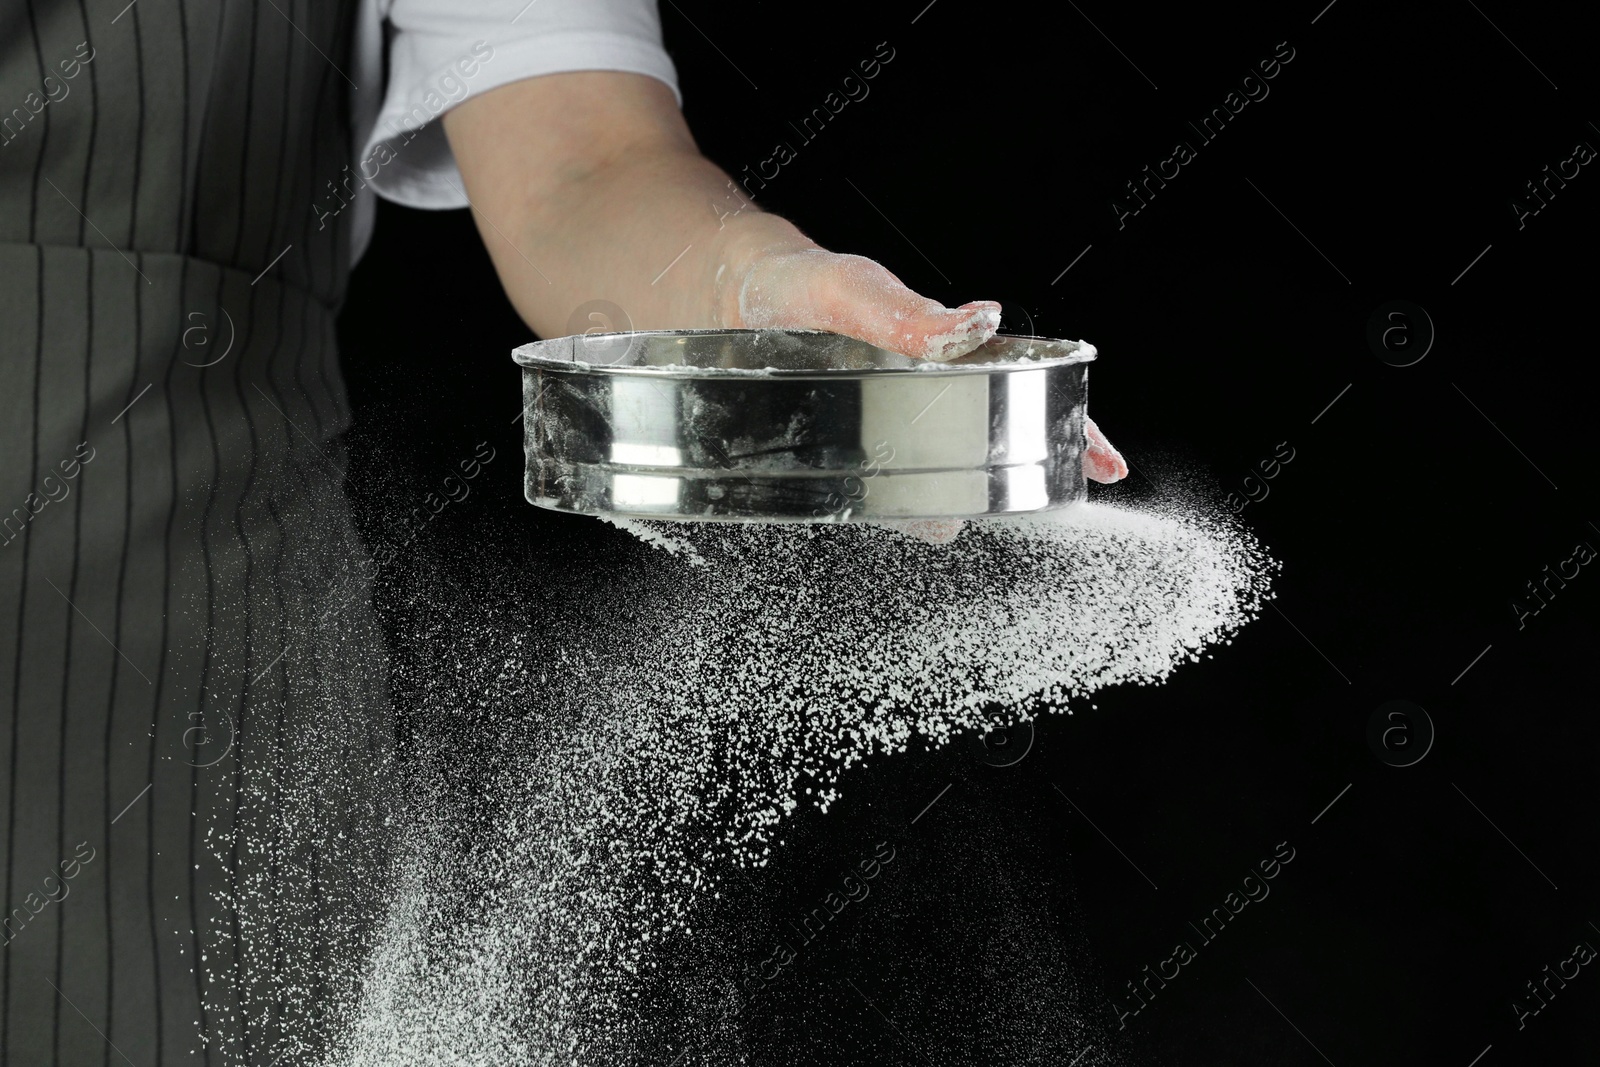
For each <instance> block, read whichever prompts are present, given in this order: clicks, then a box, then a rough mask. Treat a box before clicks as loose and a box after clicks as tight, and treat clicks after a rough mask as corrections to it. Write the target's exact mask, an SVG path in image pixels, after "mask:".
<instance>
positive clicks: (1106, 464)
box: [1083, 419, 1128, 483]
mask: <svg viewBox="0 0 1600 1067" xmlns="http://www.w3.org/2000/svg"><path fill="white" fill-rule="evenodd" d="M1083 428H1084V430H1085V431H1086V433H1087V435H1088V438H1089V445H1088V447H1087V448H1085V449H1084V452H1083V473H1084V474H1086V475H1088V476H1089V477H1090V478H1092V479H1093V480H1095V481H1097V482H1103V483H1109V482H1118V481H1121V480H1122V479H1124V478H1126V477H1127V476H1128V461H1127V460H1125V459H1123V458H1122V453H1121V452H1118V451H1117V450H1116V449H1115V448H1114V447H1112V444H1111V442H1110V441H1108V440H1106V435H1105V434H1103V433H1101V432H1100V427H1098V426H1096V425H1095V424H1094V420H1093V419H1085V420H1084V425H1083Z"/></svg>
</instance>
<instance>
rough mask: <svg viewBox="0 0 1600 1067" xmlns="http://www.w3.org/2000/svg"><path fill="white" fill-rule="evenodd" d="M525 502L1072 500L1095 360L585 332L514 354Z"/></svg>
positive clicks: (857, 507)
mask: <svg viewBox="0 0 1600 1067" xmlns="http://www.w3.org/2000/svg"><path fill="white" fill-rule="evenodd" d="M513 358H514V359H515V360H516V362H517V363H518V364H519V365H520V366H521V367H522V395H523V413H524V415H525V418H524V419H523V426H524V437H523V442H524V452H525V454H526V459H527V465H526V472H525V490H526V495H527V498H528V500H529V501H530V502H531V503H533V504H537V505H538V506H540V507H544V508H552V509H554V510H556V511H566V512H573V513H576V514H582V515H599V514H611V515H619V516H627V517H632V518H646V519H688V520H720V521H760V522H859V521H870V520H874V519H913V518H977V517H981V516H985V515H1004V514H1015V513H1018V512H1031V511H1045V510H1049V509H1052V508H1060V507H1065V506H1067V505H1068V504H1071V503H1073V502H1074V501H1078V500H1082V499H1083V497H1084V495H1085V491H1086V490H1085V482H1084V473H1083V450H1084V443H1085V440H1084V416H1085V410H1086V399H1087V390H1086V385H1087V378H1088V369H1089V367H1088V365H1089V362H1090V361H1091V360H1093V359H1094V358H1095V349H1094V346H1093V345H1090V344H1086V343H1084V342H1082V341H1064V340H1052V339H1049V338H1041V337H1015V336H1006V335H1001V336H997V337H995V338H993V339H991V340H990V341H988V342H987V343H986V344H984V345H983V346H981V347H980V348H978V349H977V350H976V351H974V352H972V353H970V354H968V355H966V356H963V357H961V358H959V359H955V360H951V361H950V362H947V363H930V362H927V361H925V360H916V359H911V358H909V357H907V356H902V355H899V354H898V353H894V352H890V351H887V350H885V349H882V348H878V347H875V346H874V345H871V344H868V343H866V342H865V341H858V340H856V339H854V338H850V337H844V336H841V335H838V334H832V333H821V332H811V331H793V330H689V331H681V332H670V331H659V332H634V333H601V334H585V335H579V336H574V337H557V338H552V339H550V340H546V341H537V342H534V343H533V344H528V345H524V346H522V347H521V348H519V349H517V350H516V352H515V353H514V354H513Z"/></svg>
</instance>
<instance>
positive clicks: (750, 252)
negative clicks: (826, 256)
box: [712, 209, 822, 330]
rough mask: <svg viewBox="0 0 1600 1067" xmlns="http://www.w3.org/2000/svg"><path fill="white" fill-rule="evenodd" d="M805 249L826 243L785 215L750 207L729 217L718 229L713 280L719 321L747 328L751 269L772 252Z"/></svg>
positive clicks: (817, 248)
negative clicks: (747, 296) (746, 302)
mask: <svg viewBox="0 0 1600 1067" xmlns="http://www.w3.org/2000/svg"><path fill="white" fill-rule="evenodd" d="M803 251H822V246H821V245H818V244H817V243H816V242H815V241H813V240H811V238H809V237H807V236H806V235H805V234H803V233H801V232H800V229H799V228H798V227H797V226H795V225H794V223H792V222H790V221H789V220H788V219H785V218H782V217H781V216H778V215H769V214H767V213H766V212H764V211H759V210H757V211H751V210H748V209H746V210H744V211H741V212H740V213H739V214H738V215H734V216H731V217H729V218H727V219H725V220H724V221H723V225H722V228H721V229H720V230H718V231H717V241H716V248H715V258H716V262H717V266H716V268H715V271H716V274H715V279H714V281H713V284H712V307H713V314H714V316H715V320H716V323H717V325H718V326H719V327H721V328H722V329H731V330H736V329H745V328H746V323H745V321H744V311H743V303H744V301H743V299H742V298H743V297H744V295H745V291H746V287H747V285H748V284H749V282H750V278H751V273H752V272H753V271H754V270H755V269H756V268H757V267H758V265H759V264H760V263H761V262H762V261H763V260H765V259H767V258H768V257H770V256H773V255H779V254H783V253H788V252H803Z"/></svg>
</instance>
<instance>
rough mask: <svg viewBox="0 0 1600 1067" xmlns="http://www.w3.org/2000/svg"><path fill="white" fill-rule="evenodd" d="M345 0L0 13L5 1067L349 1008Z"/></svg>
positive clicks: (289, 1046)
mask: <svg viewBox="0 0 1600 1067" xmlns="http://www.w3.org/2000/svg"><path fill="white" fill-rule="evenodd" d="M354 6H355V5H354V3H353V2H352V0H343V2H333V3H329V2H316V0H268V2H262V0H226V2H217V0H209V2H205V3H202V2H200V0H164V2H162V3H151V2H143V3H135V4H133V5H131V6H125V0H105V2H101V0H26V2H23V3H14V4H8V5H4V6H3V7H0V460H3V462H0V594H3V596H0V627H3V628H4V632H0V701H3V702H4V711H3V717H0V771H3V772H4V773H5V775H6V780H5V783H4V786H3V787H0V835H3V842H4V844H3V849H0V861H3V863H4V866H3V868H0V879H3V880H0V896H3V904H4V907H5V912H4V915H0V920H3V921H4V924H5V925H4V926H3V928H0V1067H6V1065H11V1064H15V1065H17V1067H23V1065H26V1067H34V1065H41V1064H64V1065H66V1064H70V1065H78V1064H112V1063H122V1062H125V1061H127V1062H132V1063H134V1064H137V1065H139V1067H146V1065H151V1067H155V1065H164V1064H179V1063H181V1064H207V1065H213V1064H215V1065H222V1064H229V1065H231V1064H268V1063H271V1064H279V1065H289V1064H294V1063H302V1062H314V1061H315V1059H316V1056H317V1053H318V1050H319V1049H320V1048H321V1047H322V1046H323V1044H324V1042H325V1040H326V1036H327V1035H326V1034H325V1031H326V1030H327V1028H328V1027H329V1026H330V1025H331V1024H332V1021H333V1020H334V1019H335V1018H336V1016H337V1012H338V1008H339V1005H340V1004H341V1003H344V1002H346V1001H348V1000H349V999H351V998H352V997H353V996H354V995H355V991H356V989H357V988H358V985H359V977H360V963H361V959H362V947H363V944H364V935H365V931H366V930H367V929H368V928H369V924H370V922H371V921H372V918H373V916H374V914H375V913H376V911H375V909H376V907H377V902H378V901H379V900H380V898H381V893H382V883H383V877H382V872H383V869H384V861H385V858H386V857H385V854H384V847H383V846H384V840H383V829H382V827H383V824H384V821H385V820H384V813H385V811H386V810H388V809H387V808H386V805H385V802H384V797H383V793H382V788H381V787H382V785H383V783H384V782H385V781H387V780H390V779H392V775H390V774H389V773H388V771H387V769H386V768H387V760H388V759H389V754H390V746H389V740H388V738H389V732H388V720H387V703H386V693H385V689H384V671H383V649H382V642H381V637H380V634H379V632H378V629H377V627H376V625H375V623H374V621H373V619H372V617H371V613H370V608H369V606H368V604H367V599H366V595H365V592H366V590H365V585H364V583H363V582H362V580H361V578H360V577H359V575H360V570H361V566H360V565H361V562H362V560H363V559H364V552H365V550H364V548H363V546H362V545H361V543H360V540H359V538H358V537H357V535H356V534H355V532H354V530H353V528H352V526H351V524H350V520H349V515H348V509H347V506H346V503H345V498H344V490H343V487H342V480H343V453H342V451H341V448H340V444H339V434H340V433H341V432H342V431H343V430H344V429H345V428H346V427H347V426H348V423H349V412H348V407H347V404H346V400H345V396H344V390H343V384H342V382H341V380H340V377H339V372H338V367H337V363H336V353H335V349H334V343H333V337H334V322H333V315H334V310H335V309H336V308H337V306H338V304H339V301H340V299H341V298H342V294H343V287H344V281H345V276H346V274H347V271H348V267H349V263H348V248H349V243H350V235H349V233H348V232H346V230H345V228H344V227H345V225H347V224H348V220H349V219H350V218H353V215H354V213H341V216H340V217H339V218H336V219H334V220H333V223H332V224H331V225H327V226H326V227H325V228H319V223H318V221H317V218H316V214H315V212H314V211H313V210H312V209H311V204H312V201H313V200H314V198H315V197H316V196H317V195H318V192H319V191H324V190H325V185H326V183H327V182H328V181H330V180H335V179H337V178H338V177H340V175H341V170H342V168H343V167H344V165H345V163H346V161H347V158H348V145H349V137H350V130H349V125H348V118H347V107H346V103H347V96H348V93H349V91H350V87H349V85H348V84H347V83H346V82H345V80H344V77H343V75H342V74H340V73H338V71H337V70H336V69H335V67H334V64H335V63H339V65H340V66H348V64H345V63H343V62H342V61H341V60H342V57H343V56H345V54H346V53H347V51H348V49H349V47H350V35H351V32H352V29H353V26H352V18H353V14H354ZM64 64H65V65H64ZM74 66H75V67H76V70H75V71H74V72H73V74H72V76H71V77H68V76H67V71H68V70H70V69H72V67H74ZM377 88H378V87H376V86H373V87H370V90H369V91H372V92H376V91H377ZM14 108H15V109H20V111H14V110H13V109H14Z"/></svg>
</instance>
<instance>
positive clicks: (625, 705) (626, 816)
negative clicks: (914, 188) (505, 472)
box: [329, 505, 1276, 1067]
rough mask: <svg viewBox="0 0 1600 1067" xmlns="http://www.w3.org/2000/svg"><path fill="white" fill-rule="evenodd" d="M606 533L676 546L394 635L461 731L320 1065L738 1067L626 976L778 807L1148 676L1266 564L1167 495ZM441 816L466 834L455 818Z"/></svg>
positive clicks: (1180, 651) (682, 923) (825, 799)
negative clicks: (931, 532) (965, 517)
mask: <svg viewBox="0 0 1600 1067" xmlns="http://www.w3.org/2000/svg"><path fill="white" fill-rule="evenodd" d="M617 524H618V525H619V526H622V527H623V528H624V529H627V530H629V531H631V532H634V533H636V534H637V535H638V536H640V537H641V538H643V539H645V540H646V541H648V542H650V543H651V544H653V545H656V546H658V547H662V548H665V549H667V550H668V553H671V554H668V553H657V552H654V551H653V550H651V551H650V552H649V553H648V558H647V559H645V560H644V561H643V562H642V564H641V563H640V562H639V561H637V560H635V564H634V565H633V566H632V568H631V569H628V568H621V567H619V569H621V570H626V571H627V573H625V574H623V575H622V576H621V577H616V578H607V579H597V582H598V583H599V585H600V586H601V588H599V589H597V590H594V591H590V592H587V593H585V594H584V595H583V596H582V597H581V598H574V597H572V596H565V597H556V596H554V595H553V594H552V596H551V598H550V600H549V606H550V611H549V613H548V614H545V613H543V612H542V611H541V610H540V609H537V608H526V607H525V606H521V607H519V606H518V605H517V604H515V603H513V604H508V605H504V606H496V605H494V604H489V603H485V602H483V600H482V599H481V598H480V599H479V600H474V601H473V602H472V603H470V604H468V603H465V601H469V600H473V598H472V597H470V596H469V595H466V594H464V593H463V592H462V591H461V590H459V589H450V588H446V587H445V586H444V585H443V584H441V585H440V587H439V588H437V589H428V588H422V589H421V590H420V591H419V592H418V593H416V594H415V595H418V596H422V597H430V598H432V597H437V598H439V600H440V602H441V604H442V605H443V606H442V607H441V609H440V610H439V612H438V614H437V620H436V622H435V623H434V624H433V629H432V630H430V631H429V632H428V633H426V634H423V635H419V641H418V644H419V646H423V645H425V646H426V647H427V648H430V649H433V650H439V649H444V650H446V651H433V652H431V653H429V655H430V656H431V659H427V660H424V661H421V662H412V663H411V665H410V667H409V668H405V669H408V670H410V671H411V672H413V673H414V674H416V675H417V677H414V678H412V679H411V680H410V686H411V688H413V689H414V690H416V691H417V693H418V694H420V695H419V697H418V701H419V703H420V704H421V705H422V713H423V714H425V715H438V716H440V717H443V718H453V719H455V720H458V721H459V722H460V724H461V730H460V731H459V735H460V736H461V737H464V738H466V740H458V741H457V742H456V743H454V744H453V745H441V746H436V748H435V750H433V751H424V752H422V753H420V754H419V755H418V756H417V762H418V764H419V766H425V765H429V764H430V761H431V764H432V770H433V773H432V774H429V773H424V772H422V771H419V772H418V773H417V775H416V781H417V783H418V784H417V785H416V786H415V788H416V789H417V790H419V791H424V790H435V791H436V792H437V794H438V795H437V798H436V803H427V802H424V803H421V804H418V805H417V810H420V811H431V812H432V816H431V819H428V820H421V821H418V822H417V824H416V825H415V826H414V827H413V829H412V831H411V837H412V840H411V841H410V847H409V851H408V852H407V853H406V855H405V857H404V859H403V861H402V862H401V864H400V866H401V868H402V870H401V875H400V888H399V890H398V891H397V892H396V894H395V895H394V897H393V899H392V902H391V908H390V913H389V916H388V921H387V924H386V927H385V928H384V930H383V931H382V934H381V936H380V937H379V938H378V941H377V943H376V945H375V946H374V955H375V958H374V963H373V966H372V969H371V972H370V974H369V977H368V981H367V987H366V991H365V995H364V998H363V1000H362V1002H361V1003H360V1005H359V1007H358V1009H357V1010H356V1011H355V1012H354V1016H353V1018H351V1019H350V1020H349V1023H348V1027H347V1032H346V1038H345V1042H344V1045H343V1047H342V1048H341V1049H340V1051H339V1053H338V1055H336V1056H334V1057H333V1058H332V1059H331V1060H330V1061H329V1062H330V1063H337V1064H347V1065H352V1067H376V1065H389V1064H394V1065H402V1064H403V1065H406V1067H422V1065H431V1064H470V1065H478V1064H484V1065H487V1064H495V1065H506V1064H564V1065H587V1064H602V1063H603V1064H614V1063H615V1064H621V1063H634V1062H651V1063H660V1064H672V1065H673V1067H679V1065H681V1067H689V1065H691V1064H700V1063H709V1062H729V1063H733V1062H747V1061H746V1060H744V1059H742V1058H741V1056H740V1054H739V1053H738V1052H737V1047H738V1042H737V1040H735V1039H734V1038H732V1037H730V1038H729V1040H728V1041H727V1042H725V1043H713V1044H712V1046H711V1047H715V1048H719V1049H721V1050H722V1051H721V1052H719V1053H716V1054H715V1058H708V1056H712V1054H709V1053H703V1052H701V1051H699V1048H700V1047H701V1046H696V1050H695V1052H694V1054H693V1055H686V1054H685V1053H686V1052H687V1051H688V1046H687V1045H686V1044H684V1043H683V1042H682V1040H681V1034H682V1033H684V1032H685V1031H694V1032H698V1033H700V1034H702V1035H704V1034H707V1033H713V1034H715V1033H718V1032H727V1033H729V1034H733V1033H734V1032H736V1031H737V1028H738V1020H737V1019H736V1018H735V1016H736V1015H737V1012H738V1008H737V1005H736V1004H734V1003H733V1002H732V1001H731V1000H730V999H729V998H728V997H727V996H724V995H723V993H722V992H719V990H717V989H715V988H709V989H707V990H705V991H702V992H703V995H701V996H700V997H699V1001H698V1003H699V1004H700V1005H701V1006H700V1007H699V1008H698V1009H697V1011H698V1013H699V1015H700V1017H698V1018H692V1019H688V1018H678V1019H663V1018H661V1017H659V1014H658V1013H655V1012H653V1011H652V1010H651V1009H650V1008H649V1007H648V1006H647V1005H646V1003H645V1000H646V999H647V997H646V994H644V993H642V992H641V989H643V988H644V987H646V986H647V985H648V979H649V977H650V974H651V972H652V968H654V967H655V966H656V964H655V962H654V961H655V960H656V958H657V957H656V955H655V953H656V951H657V949H658V947H659V946H661V945H663V943H666V942H670V943H671V944H672V945H673V946H675V947H674V949H673V951H675V952H681V951H689V950H692V951H698V950H700V949H701V948H703V949H704V950H705V951H707V952H710V953H712V954H714V952H715V946H714V945H710V946H698V947H697V941H696V936H697V935H696V923H697V922H698V921H701V920H702V917H703V916H704V914H705V912H706V910H707V908H708V907H711V906H713V904H714V902H715V901H717V900H718V899H719V897H720V895H721V891H722V888H723V887H724V886H725V884H726V879H727V878H728V876H729V873H730V872H735V871H737V870H738V869H740V868H741V867H749V866H760V865H764V864H766V863H767V862H768V861H769V859H770V858H771V856H772V854H773V851H774V849H776V848H779V847H781V841H782V834H783V829H784V823H785V817H786V816H787V815H788V814H789V813H791V812H793V811H794V810H795V809H796V808H797V807H798V806H800V805H804V804H812V805H817V806H819V807H820V808H821V809H823V810H824V811H825V810H827V808H828V807H829V805H830V804H832V803H833V802H834V801H835V800H836V799H837V798H838V797H839V795H840V792H839V789H840V787H839V781H840V776H841V774H842V772H844V771H845V770H846V769H847V768H850V767H851V766H853V765H855V764H858V763H860V762H861V761H864V760H868V759H873V760H881V759H882V758H883V757H886V756H893V755H894V754H896V753H899V752H903V751H905V750H906V748H907V747H908V746H910V745H912V744H927V745H934V746H937V745H943V744H946V743H948V742H949V741H951V740H952V739H955V738H958V737H960V736H962V735H968V734H971V733H973V732H977V731H986V730H989V729H992V728H995V727H997V726H1000V725H1004V724H1007V723H1013V722H1017V721H1020V720H1022V719H1027V718H1031V717H1033V716H1035V715H1037V714H1039V713H1041V712H1044V711H1055V712H1064V711H1066V712H1070V710H1071V708H1072V706H1074V705H1079V706H1081V705H1082V703H1083V702H1086V701H1087V700H1088V698H1090V697H1091V696H1092V695H1093V694H1094V693H1096V692H1097V691H1099V690H1102V689H1104V688H1105V687H1107V686H1112V685H1116V684H1119V683H1130V682H1131V683H1138V684H1147V683H1154V682H1159V681H1161V680H1162V679H1164V678H1166V677H1167V676H1168V675H1169V674H1170V673H1171V672H1172V671H1173V670H1174V669H1176V668H1177V667H1178V666H1180V665H1181V664H1182V663H1184V662H1186V661H1192V660H1195V659H1197V658H1198V657H1200V656H1202V655H1205V654H1207V649H1208V648H1209V647H1211V646H1212V645H1214V644H1215V643H1217V642H1226V641H1227V640H1228V639H1229V638H1230V636H1231V635H1232V634H1233V633H1234V632H1235V631H1237V630H1238V629H1239V628H1240V627H1241V626H1242V625H1244V624H1245V623H1246V622H1247V621H1248V620H1250V619H1251V618H1252V617H1254V615H1255V614H1256V613H1257V612H1258V611H1259V610H1260V608H1261V606H1262V604H1263V602H1264V600H1265V599H1266V598H1267V597H1268V595H1269V593H1268V578H1269V576H1270V574H1271V573H1272V571H1273V570H1274V568H1275V566H1276V564H1274V563H1273V562H1272V561H1271V560H1270V559H1269V558H1268V557H1267V556H1266V554H1265V553H1264V552H1263V550H1262V549H1261V548H1260V547H1259V546H1258V545H1257V543H1256V542H1255V541H1254V540H1253V539H1251V538H1250V537H1249V536H1248V535H1247V534H1245V533H1244V532H1242V531H1241V530H1240V529H1239V528H1237V527H1236V526H1235V525H1233V524H1231V523H1230V522H1229V521H1228V520H1224V519H1214V518H1210V517H1207V516H1204V515H1196V514H1193V513H1191V512H1188V511H1186V510H1184V509H1181V508H1168V509H1165V510H1162V511H1139V510H1127V509H1122V508H1117V507H1106V506H1097V505H1082V506H1078V507H1074V508H1071V509H1067V510H1065V511H1061V512H1055V513H1051V514H1047V515H1041V516H1034V517H1028V518H1018V519H997V520H985V521H980V522H972V523H968V524H967V525H966V527H965V528H964V529H963V530H962V532H961V534H960V536H959V537H958V538H956V539H955V540H954V541H953V542H951V543H948V544H928V543H924V542H922V541H919V540H917V539H915V538H912V537H909V536H906V535H905V534H902V533H898V532H895V531H893V530H890V529H886V528H882V527H877V526H872V525H866V524H838V525H758V524H720V523H667V522H636V521H632V520H625V521H621V522H618V523H617ZM623 555H626V553H624V554H623ZM496 565H497V564H495V563H493V562H492V561H489V560H485V561H483V562H482V564H481V566H483V567H485V568H490V569H491V573H488V574H487V575H486V576H485V579H484V584H485V588H490V587H492V585H493V581H494V577H495V576H494V574H493V573H492V568H493V567H495V566H496ZM518 565H519V561H516V560H511V559H507V560H505V561H504V562H503V563H502V564H499V566H502V567H503V568H505V571H506V573H507V574H508V575H510V574H511V572H512V570H513V569H514V568H515V567H517V566H518ZM424 570H425V569H424ZM413 580H414V581H416V582H421V583H424V584H425V583H426V582H427V581H428V580H429V579H428V578H427V577H426V576H425V574H424V575H419V576H417V577H415V578H414V579H413ZM509 580H512V581H513V584H514V579H509ZM558 581H559V579H557V578H553V579H552V582H558ZM608 583H609V584H608ZM523 599H524V600H525V599H526V598H525V597H524V598H523ZM575 600H581V602H582V603H581V606H576V607H575V606H573V604H574V601H575ZM558 605H559V606H558ZM401 658H402V659H404V657H401ZM400 688H404V686H402V687H400ZM425 783H426V784H425ZM466 807H472V808H475V809H477V810H478V811H479V812H480V814H481V813H482V812H487V813H489V815H490V816H491V817H489V818H481V817H480V818H477V819H476V820H475V821H474V826H487V827H490V828H491V829H489V830H488V831H487V832H486V835H485V833H478V832H476V831H475V832H474V833H473V834H471V835H464V834H461V833H460V832H459V831H458V829H457V825H456V823H457V820H458V819H459V817H460V813H461V812H462V811H463V810H464V809H465V808H466ZM701 940H713V941H714V940H715V939H714V938H710V939H705V938H702V939H701ZM686 946H687V948H686ZM729 982H730V983H731V978H730V979H729ZM674 1055H677V1056H679V1057H680V1058H679V1059H678V1060H674V1059H673V1056H674ZM941 1062H942V1061H941Z"/></svg>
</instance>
